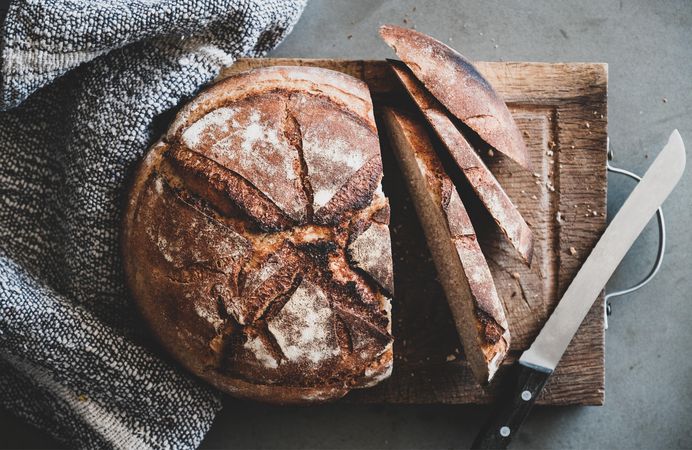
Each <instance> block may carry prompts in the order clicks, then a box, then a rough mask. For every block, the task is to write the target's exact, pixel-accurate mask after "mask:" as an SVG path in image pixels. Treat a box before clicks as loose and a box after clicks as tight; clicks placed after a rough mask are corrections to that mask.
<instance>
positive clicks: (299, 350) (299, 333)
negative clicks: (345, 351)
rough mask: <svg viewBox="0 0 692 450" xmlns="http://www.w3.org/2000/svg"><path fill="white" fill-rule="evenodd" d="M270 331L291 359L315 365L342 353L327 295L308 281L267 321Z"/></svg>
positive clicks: (303, 282)
mask: <svg viewBox="0 0 692 450" xmlns="http://www.w3.org/2000/svg"><path fill="white" fill-rule="evenodd" d="M269 331H270V332H271V333H272V335H274V338H275V339H276V342H277V343H278V344H279V347H280V348H281V351H282V352H283V353H284V355H285V356H286V358H287V359H288V360H289V361H292V362H306V363H312V364H317V363H320V362H321V361H324V360H326V359H329V358H331V357H334V356H337V355H338V354H339V353H340V352H341V350H340V348H339V345H338V342H337V340H336V333H335V330H334V317H333V313H332V310H331V308H330V306H329V300H328V299H327V295H326V294H325V293H324V291H323V290H322V289H320V288H319V287H318V286H317V285H315V284H313V283H311V282H310V281H307V280H303V281H302V282H301V284H300V286H298V289H296V291H295V292H294V293H293V295H292V296H291V298H290V299H289V300H288V302H287V303H286V304H285V305H284V307H283V308H282V309H281V311H280V312H279V313H278V314H277V315H276V316H275V317H272V318H271V319H270V320H269Z"/></svg>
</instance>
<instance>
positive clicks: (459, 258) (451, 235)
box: [384, 109, 510, 384]
mask: <svg viewBox="0 0 692 450" xmlns="http://www.w3.org/2000/svg"><path fill="white" fill-rule="evenodd" d="M384 123H385V124H386V127H387V132H388V135H389V137H390V139H389V141H390V144H391V146H392V149H393V152H394V154H395V155H396V158H397V161H398V163H399V167H400V168H401V171H402V173H403V175H404V179H405V181H406V184H407V187H408V190H409V192H410V194H411V199H412V200H413V204H414V206H415V208H416V212H417V214H418V217H419V219H420V221H421V225H422V226H423V231H424V233H425V237H426V240H427V242H428V247H429V248H430V252H431V254H432V256H433V260H434V262H435V267H436V269H437V272H438V276H439V279H440V283H441V284H442V287H443V289H444V291H445V295H446V297H447V302H448V303H449V307H450V310H451V312H452V316H453V318H454V323H455V325H456V328H457V332H458V333H459V336H460V338H461V341H462V344H463V347H464V355H465V356H466V360H467V361H468V362H469V365H470V368H471V371H472V372H473V374H474V376H475V378H476V379H477V380H478V382H479V383H481V384H486V383H488V382H489V381H490V380H491V379H492V378H493V376H494V374H495V372H496V371H497V369H498V368H499V366H500V364H501V363H502V361H503V360H504V358H505V356H506V355H507V352H508V351H509V346H510V334H509V326H508V324H507V319H506V318H505V312H504V308H503V305H502V302H501V301H500V298H499V296H498V295H497V291H496V289H495V283H494V282H493V278H492V275H491V273H490V269H489V268H488V264H487V262H486V260H485V257H484V256H483V253H482V251H481V248H480V246H479V245H478V241H477V240H476V233H475V230H474V229H473V225H472V224H471V220H470V218H469V216H468V214H467V212H466V209H465V207H464V204H463V203H462V201H461V199H460V197H459V194H458V192H457V190H456V188H455V187H454V184H453V183H452V180H451V179H450V178H449V176H448V175H447V174H446V173H445V171H444V168H443V166H442V164H441V162H440V160H439V158H438V156H437V153H436V151H435V149H434V147H433V143H432V142H431V140H430V138H429V136H428V134H427V131H426V130H425V128H424V126H423V123H422V121H421V120H420V119H416V118H413V117H411V116H410V115H407V114H405V113H402V112H400V111H397V110H394V109H386V110H385V111H384Z"/></svg>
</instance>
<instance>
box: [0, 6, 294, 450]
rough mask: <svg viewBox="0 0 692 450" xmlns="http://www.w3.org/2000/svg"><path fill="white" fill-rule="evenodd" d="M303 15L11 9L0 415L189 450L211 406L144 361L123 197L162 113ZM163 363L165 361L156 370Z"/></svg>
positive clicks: (1, 206) (156, 361)
mask: <svg viewBox="0 0 692 450" xmlns="http://www.w3.org/2000/svg"><path fill="white" fill-rule="evenodd" d="M304 7H305V0H179V1H176V0H15V1H12V2H11V3H10V4H9V5H7V4H6V2H5V3H3V5H2V7H1V8H2V9H4V10H5V11H4V12H3V15H5V16H6V17H5V20H4V22H3V25H2V29H1V30H0V33H1V34H0V40H1V41H0V51H1V54H0V62H1V64H2V67H1V70H0V95H1V97H0V109H2V111H3V112H0V407H4V408H7V409H8V410H9V411H12V412H13V413H14V414H16V415H17V416H19V417H22V418H24V419H25V420H27V421H28V422H30V423H32V424H34V425H36V426H38V427H40V428H43V429H45V430H47V431H48V432H49V433H51V434H52V435H53V436H55V437H56V438H58V439H59V440H61V441H63V442H65V443H66V444H68V445H70V446H74V447H83V448H87V447H88V448H112V447H116V448H194V447H196V446H197V445H198V444H199V443H200V441H201V440H202V438H203V436H204V434H205V432H206V431H207V430H208V428H209V427H210V425H211V422H212V420H213V418H214V415H215V413H216V411H218V409H219V408H220V402H219V399H218V398H217V394H216V393H215V392H214V391H213V390H211V389H209V388H207V387H206V386H204V385H202V384H201V383H200V382H198V381H197V380H195V379H193V378H191V377H190V376H189V375H187V374H186V373H185V372H183V371H181V369H180V368H178V367H177V366H176V365H175V363H172V362H170V361H168V360H165V359H161V356H160V352H159V351H157V350H156V349H152V348H150V347H151V345H152V344H151V340H150V339H148V338H147V332H146V330H145V329H144V328H145V327H144V326H143V324H142V323H141V321H140V319H139V317H138V316H137V314H136V312H135V310H134V306H133V303H132V300H131V299H130V298H129V296H128V294H127V292H126V288H125V285H124V275H123V273H122V268H121V261H120V254H119V229H120V220H121V212H122V207H123V204H124V195H125V192H124V188H125V184H126V182H127V180H128V177H129V176H130V175H131V174H132V172H133V170H134V167H135V164H136V162H137V160H138V158H139V157H140V156H141V155H142V154H143V153H144V152H145V151H146V150H147V148H148V146H149V145H150V144H151V143H153V142H154V141H155V140H156V138H158V137H159V135H160V134H162V133H163V131H164V130H165V129H166V127H167V125H168V123H169V122H170V120H171V119H172V115H173V110H174V109H175V108H176V107H178V106H179V105H180V104H181V103H184V101H185V100H187V99H189V98H190V97H191V96H192V95H194V94H195V93H196V92H197V91H198V90H199V89H200V87H201V86H202V85H204V84H205V83H208V82H209V81H211V80H213V78H214V77H215V76H216V75H217V74H218V72H219V69H220V68H221V67H222V66H224V65H228V64H231V63H232V62H233V60H234V58H235V57H237V56H241V55H242V56H257V55H262V54H264V53H265V52H267V51H268V50H270V49H271V48H273V47H274V46H275V45H276V44H277V43H278V42H280V41H281V39H283V38H284V37H285V36H286V34H287V33H289V32H290V30H291V28H292V27H293V25H294V24H295V22H296V21H297V20H298V17H299V16H300V14H301V12H302V10H303V8H304ZM164 358H165V357H164Z"/></svg>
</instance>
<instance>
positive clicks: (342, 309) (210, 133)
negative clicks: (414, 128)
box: [123, 67, 393, 403]
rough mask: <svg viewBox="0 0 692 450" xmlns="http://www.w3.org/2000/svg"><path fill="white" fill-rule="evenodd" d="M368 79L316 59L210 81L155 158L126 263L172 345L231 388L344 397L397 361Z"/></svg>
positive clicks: (291, 398)
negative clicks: (312, 64)
mask: <svg viewBox="0 0 692 450" xmlns="http://www.w3.org/2000/svg"><path fill="white" fill-rule="evenodd" d="M381 178H382V163H381V157H380V151H379V143H378V138H377V131H376V128H375V122H374V118H373V113H372V103H371V100H370V96H369V92H368V90H367V87H366V86H365V84H364V83H362V82H361V81H359V80H356V79H354V78H352V77H349V76H346V75H344V74H341V73H338V72H334V71H330V70H325V69H317V68H307V67H270V68H264V69H257V70H253V71H250V72H245V73H243V74H239V75H236V76H233V77H231V78H228V79H225V80H223V81H221V82H219V83H217V84H216V85H214V86H213V87H211V88H209V89H208V90H206V91H205V92H203V93H202V94H200V95H199V96H198V97H197V98H195V99H194V100H193V101H192V102H191V103H189V104H188V105H187V106H185V107H184V108H183V109H182V110H181V111H180V112H179V114H178V115H177V117H176V119H175V121H174V123H173V124H172V126H171V128H170V129H169V131H168V133H167V134H166V135H165V137H164V138H163V139H162V140H161V141H160V142H158V143H157V144H156V145H154V146H153V148H152V149H151V150H150V151H149V153H148V154H147V155H146V156H145V158H144V160H143V162H142V164H141V166H140V167H139V169H138V171H137V173H136V176H135V179H134V182H133V184H132V187H131V190H130V193H129V200H128V205H127V210H126V214H125V218H124V225H123V256H124V264H125V273H126V276H127V280H128V283H129V286H130V288H131V291H132V294H133V296H134V298H135V300H136V302H137V304H138V306H139V308H140V310H141V312H142V315H143V316H144V318H145V320H146V321H147V322H148V324H149V325H150V327H151V329H152V331H153V333H154V334H155V335H156V337H157V338H158V339H159V340H160V342H161V344H162V345H163V347H164V348H165V349H166V350H168V351H169V352H170V353H171V354H172V355H173V356H174V357H175V358H176V359H177V360H178V361H180V362H181V363H182V364H183V365H184V366H185V367H187V368H188V369H189V370H191V371H192V372H193V373H195V374H196V375H198V376H199V377H201V378H203V379H205V380H206V381H208V382H210V383H212V384H213V385H215V386H216V387H218V388H219V389H221V390H224V391H226V392H229V393H231V394H232V395H235V396H238V397H244V398H250V399H258V400H263V401H268V402H274V403H306V402H314V401H325V400H330V399H334V398H338V397H341V396H343V395H344V394H346V393H347V392H348V391H349V390H350V389H353V388H361V387H366V386H371V385H373V384H376V383H377V382H379V381H380V380H382V379H384V378H386V377H388V376H389V374H390V373H391V369H392V336H391V313H390V297H391V295H392V291H393V286H392V284H393V283H392V259H391V249H390V237H389V229H388V223H389V205H388V201H387V199H386V198H385V197H384V195H383V193H382V190H381V187H380V181H381Z"/></svg>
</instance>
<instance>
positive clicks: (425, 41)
mask: <svg viewBox="0 0 692 450" xmlns="http://www.w3.org/2000/svg"><path fill="white" fill-rule="evenodd" d="M380 35H381V36H382V38H383V39H384V41H385V42H386V43H387V44H388V45H389V46H390V47H392V49H393V50H394V51H395V52H396V54H397V55H398V56H399V57H400V58H401V59H402V60H403V61H404V62H405V63H406V65H407V66H408V67H409V68H411V70H412V71H413V73H414V74H415V75H416V77H417V78H418V79H419V80H421V81H422V82H423V84H424V85H425V87H426V88H428V90H429V91H430V92H431V93H432V94H433V95H434V96H435V98H437V99H438V100H439V101H440V102H441V103H442V104H443V105H444V106H445V107H446V108H447V109H448V110H449V111H450V112H451V113H452V114H453V115H454V116H456V117H457V118H458V119H459V120H461V121H462V122H463V123H465V124H466V125H467V126H468V127H469V128H471V129H472V130H473V131H475V132H476V133H478V135H479V136H480V138H481V139H483V140H484V141H485V142H487V143H488V144H490V145H491V146H493V147H494V148H495V149H496V150H498V151H499V152H501V153H504V154H505V155H507V156H509V157H510V158H512V159H513V160H514V161H516V162H517V163H519V164H520V165H521V166H522V167H524V168H526V169H530V168H531V161H530V158H529V152H528V149H527V148H526V144H525V143H524V139H523V137H522V135H521V132H520V131H519V127H517V124H516V123H515V121H514V118H513V117H512V114H511V113H510V112H509V110H508V109H507V105H506V104H505V102H504V101H503V100H502V98H500V96H499V95H498V94H497V92H495V90H494V89H493V87H492V86H491V85H490V83H489V82H488V80H486V79H485V77H483V75H481V74H480V72H478V70H477V69H476V68H475V67H474V66H473V64H471V62H470V61H468V60H467V59H466V58H464V57H463V56H462V55H461V54H459V53H458V52H457V51H456V50H454V49H452V48H450V47H449V46H447V45H445V44H443V43H442V42H440V41H438V40H436V39H433V38H432V37H430V36H427V35H425V34H423V33H420V32H418V31H415V30H411V29H408V28H401V27H397V26H393V25H383V26H381V27H380Z"/></svg>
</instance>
